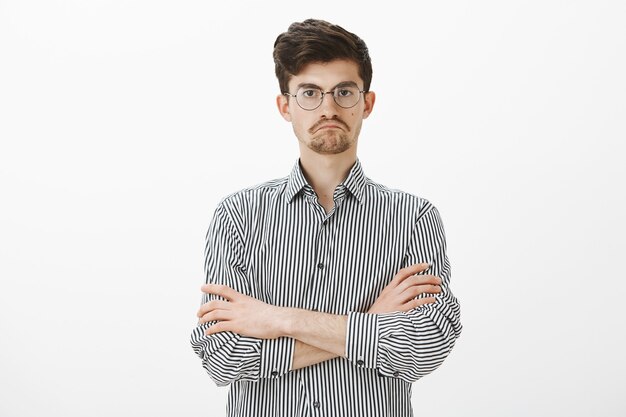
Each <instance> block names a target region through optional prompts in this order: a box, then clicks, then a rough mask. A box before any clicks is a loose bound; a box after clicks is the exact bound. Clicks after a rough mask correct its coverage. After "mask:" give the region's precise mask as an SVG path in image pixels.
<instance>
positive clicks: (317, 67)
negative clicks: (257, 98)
mask: <svg viewBox="0 0 626 417" xmlns="http://www.w3.org/2000/svg"><path fill="white" fill-rule="evenodd" d="M342 87H356V90H363V80H362V79H361V77H359V69H358V66H357V64H356V63H355V62H353V61H346V60H335V61H331V62H327V63H311V64H308V65H306V66H305V67H304V68H303V69H302V71H300V73H299V74H298V75H295V76H293V77H292V78H291V80H290V81H289V91H288V92H289V93H290V94H293V95H296V93H297V92H298V90H300V89H301V88H304V89H306V90H309V89H311V90H314V89H316V88H319V89H320V90H321V91H323V92H327V91H331V90H334V89H338V93H339V94H343V93H344V91H342ZM309 93H310V92H309ZM357 95H358V96H359V99H358V102H357V104H356V105H354V106H353V107H350V108H343V107H341V106H339V105H338V104H337V103H336V102H335V100H334V99H333V95H332V93H328V94H325V95H324V96H323V97H324V98H323V100H322V103H321V104H320V105H319V107H317V108H316V109H314V110H305V109H303V108H301V107H300V106H299V105H298V103H297V102H296V98H295V97H290V96H285V95H280V96H278V98H277V104H278V109H279V111H280V113H281V115H282V116H283V117H284V118H285V120H287V121H290V122H291V124H292V126H293V131H294V133H295V135H296V137H297V138H298V140H299V141H300V144H301V145H304V146H306V147H307V148H309V149H310V150H312V151H314V152H316V153H318V154H324V155H332V154H339V153H342V152H345V151H347V150H350V149H353V148H355V147H356V143H357V139H358V137H359V133H360V131H361V124H362V123H363V119H365V118H367V117H368V116H369V114H370V112H371V111H372V108H373V105H374V99H375V96H374V93H373V92H369V93H367V94H361V93H357ZM354 150H355V149H354Z"/></svg>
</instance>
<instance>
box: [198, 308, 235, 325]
mask: <svg viewBox="0 0 626 417" xmlns="http://www.w3.org/2000/svg"><path fill="white" fill-rule="evenodd" d="M231 318H232V314H231V312H230V311H227V310H212V311H209V312H208V313H206V314H205V315H203V316H202V317H200V320H199V322H200V323H202V324H204V323H208V322H211V321H226V320H230V319H231Z"/></svg>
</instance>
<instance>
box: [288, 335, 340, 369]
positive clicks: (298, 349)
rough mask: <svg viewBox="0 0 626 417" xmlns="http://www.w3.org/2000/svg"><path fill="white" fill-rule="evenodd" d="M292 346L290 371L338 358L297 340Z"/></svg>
mask: <svg viewBox="0 0 626 417" xmlns="http://www.w3.org/2000/svg"><path fill="white" fill-rule="evenodd" d="M294 346H295V347H294V350H293V360H292V365H291V370H292V371H293V370H296V369H300V368H306V367H307V366H311V365H315V364H317V363H320V362H324V361H327V360H330V359H334V358H336V357H338V355H336V354H334V353H330V352H327V351H325V350H322V349H320V348H317V347H315V346H311V345H307V344H306V343H303V342H301V341H299V340H296V343H295V345H294Z"/></svg>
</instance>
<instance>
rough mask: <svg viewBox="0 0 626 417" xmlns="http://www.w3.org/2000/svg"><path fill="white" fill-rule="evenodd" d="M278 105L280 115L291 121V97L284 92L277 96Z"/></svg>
mask: <svg viewBox="0 0 626 417" xmlns="http://www.w3.org/2000/svg"><path fill="white" fill-rule="evenodd" d="M276 106H277V107H278V111H279V112H280V115H281V116H283V119H285V120H286V121H288V122H291V113H290V112H289V97H287V96H286V95H284V94H280V95H278V96H276Z"/></svg>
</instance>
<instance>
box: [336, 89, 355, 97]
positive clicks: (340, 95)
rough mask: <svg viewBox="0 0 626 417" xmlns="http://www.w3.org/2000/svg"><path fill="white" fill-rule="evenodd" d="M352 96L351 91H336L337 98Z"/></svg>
mask: <svg viewBox="0 0 626 417" xmlns="http://www.w3.org/2000/svg"><path fill="white" fill-rule="evenodd" d="M351 95H352V90H347V89H341V90H338V91H337V96H339V97H350V96H351Z"/></svg>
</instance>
